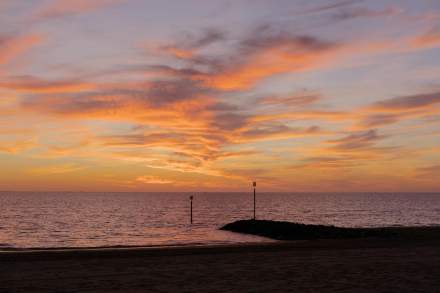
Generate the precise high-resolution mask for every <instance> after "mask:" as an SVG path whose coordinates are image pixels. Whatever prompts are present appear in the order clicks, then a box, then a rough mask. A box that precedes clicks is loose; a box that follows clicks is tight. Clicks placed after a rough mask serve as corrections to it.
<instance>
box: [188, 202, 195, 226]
mask: <svg viewBox="0 0 440 293" xmlns="http://www.w3.org/2000/svg"><path fill="white" fill-rule="evenodd" d="M193 198H194V197H193V196H192V195H191V196H190V197H189V200H190V201H191V209H190V221H191V224H192V223H193Z"/></svg>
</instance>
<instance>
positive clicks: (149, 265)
mask: <svg viewBox="0 0 440 293" xmlns="http://www.w3.org/2000/svg"><path fill="white" fill-rule="evenodd" d="M401 229H403V230H402V231H406V232H405V233H408V234H407V236H406V237H405V238H390V239H387V238H377V237H376V238H374V237H373V238H355V239H325V240H304V241H275V242H272V243H264V244H262V243H248V244H237V245H209V246H179V247H113V248H88V249H50V250H22V251H7V252H1V253H0V271H1V274H0V291H1V292H35V291H38V292H41V291H57V292H76V291H93V292H183V291H186V292H224V291H230V292H274V291H276V292H291V291H294V290H296V291H297V292H334V291H338V290H341V291H347V292H373V291H374V292H414V291H418V292H435V291H438V289H439V288H440V280H439V279H438V276H439V275H440V265H439V264H440V237H439V234H438V232H439V231H440V227H438V228H435V227H434V228H433V227H419V228H401ZM405 233H404V234H405ZM410 235H411V236H410ZM403 239H404V240H403Z"/></svg>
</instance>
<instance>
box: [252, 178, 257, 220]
mask: <svg viewBox="0 0 440 293" xmlns="http://www.w3.org/2000/svg"><path fill="white" fill-rule="evenodd" d="M253 186H254V220H255V206H256V197H255V188H256V187H257V182H256V181H254V182H253Z"/></svg>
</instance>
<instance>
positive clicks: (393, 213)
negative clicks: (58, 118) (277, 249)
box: [0, 192, 440, 250]
mask: <svg viewBox="0 0 440 293" xmlns="http://www.w3.org/2000/svg"><path fill="white" fill-rule="evenodd" d="M190 195H194V202H193V217H194V223H193V224H192V225H190V223H189V221H190V218H189V211H190V201H189V196H190ZM252 214H253V194H252V193H191V194H190V193H70V192H52V193H47V192H46V193H42V192H0V250H1V249H8V248H37V247H38V248H44V247H47V248H48V247H102V246H119V245H121V246H131V245H145V246H155V245H189V244H191V245H194V244H200V245H204V244H227V243H238V242H258V241H270V240H268V239H265V238H261V237H254V236H247V235H240V234H236V233H232V232H226V231H219V230H218V228H219V227H221V226H222V225H224V224H226V223H229V222H231V221H234V220H238V219H248V218H251V217H252ZM257 218H260V219H272V220H285V221H295V222H301V223H307V224H326V225H336V226H342V227H378V226H425V225H440V194H433V193H257Z"/></svg>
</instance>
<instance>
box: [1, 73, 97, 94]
mask: <svg viewBox="0 0 440 293" xmlns="http://www.w3.org/2000/svg"><path fill="white" fill-rule="evenodd" d="M95 87H96V85H94V84H92V83H85V82H80V81H76V80H61V81H59V80H58V81H47V80H43V79H40V78H36V77H33V76H18V77H14V78H9V79H6V80H0V88H4V89H9V90H14V91H17V92H24V93H37V94H43V93H44V94H51V93H69V92H73V93H76V92H80V91H84V90H91V89H94V88H95Z"/></svg>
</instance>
